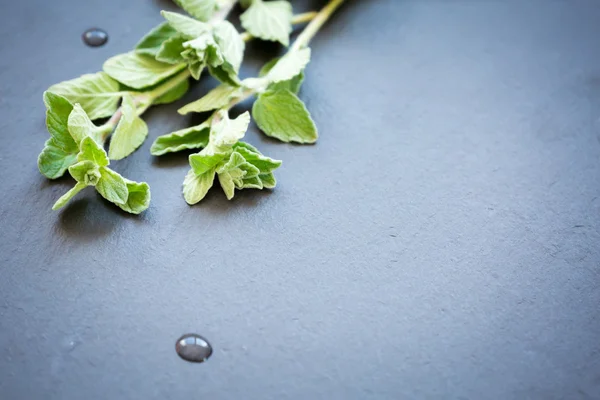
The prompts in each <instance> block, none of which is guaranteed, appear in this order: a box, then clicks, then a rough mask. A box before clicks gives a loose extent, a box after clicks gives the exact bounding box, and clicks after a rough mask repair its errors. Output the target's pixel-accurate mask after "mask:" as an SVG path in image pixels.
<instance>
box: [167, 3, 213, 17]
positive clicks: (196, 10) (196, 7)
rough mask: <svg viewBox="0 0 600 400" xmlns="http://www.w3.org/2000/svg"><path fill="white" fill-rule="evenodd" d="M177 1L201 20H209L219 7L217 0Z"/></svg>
mask: <svg viewBox="0 0 600 400" xmlns="http://www.w3.org/2000/svg"><path fill="white" fill-rule="evenodd" d="M175 2H176V3H177V5H178V6H179V7H181V8H183V9H184V10H185V11H187V12H188V13H189V14H190V15H191V16H192V17H194V18H196V19H199V20H200V21H208V20H209V19H210V17H212V16H213V14H214V13H215V11H216V10H217V8H218V2H217V0H175Z"/></svg>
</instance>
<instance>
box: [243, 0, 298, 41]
mask: <svg viewBox="0 0 600 400" xmlns="http://www.w3.org/2000/svg"><path fill="white" fill-rule="evenodd" d="M240 21H241V22H242V26H243V27H244V28H245V29H246V30H247V31H248V32H250V34H251V35H252V36H254V37H257V38H259V39H263V40H270V41H277V42H279V43H281V44H283V45H284V46H287V45H289V43H290V33H291V32H292V5H291V4H290V3H289V2H288V1H282V0H280V1H269V2H265V1H263V0H254V1H253V2H252V5H251V6H250V7H249V8H248V9H247V10H246V11H245V12H244V13H243V14H242V15H241V16H240Z"/></svg>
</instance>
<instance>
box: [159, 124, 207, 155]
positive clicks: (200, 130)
mask: <svg viewBox="0 0 600 400" xmlns="http://www.w3.org/2000/svg"><path fill="white" fill-rule="evenodd" d="M209 133H210V122H203V123H202V124H200V125H197V126H192V127H190V128H186V129H181V130H179V131H175V132H173V133H169V134H167V135H162V136H159V137H158V138H156V140H155V141H154V143H153V144H152V147H151V148H150V153H152V155H154V156H161V155H163V154H166V153H173V152H177V151H181V150H186V149H199V148H202V147H206V145H207V144H208V136H209Z"/></svg>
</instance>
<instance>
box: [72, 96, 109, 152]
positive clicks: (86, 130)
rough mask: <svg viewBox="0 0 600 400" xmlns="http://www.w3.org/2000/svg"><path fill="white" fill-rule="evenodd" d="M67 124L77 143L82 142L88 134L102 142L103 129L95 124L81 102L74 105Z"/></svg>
mask: <svg viewBox="0 0 600 400" xmlns="http://www.w3.org/2000/svg"><path fill="white" fill-rule="evenodd" d="M67 126H68V129H69V133H70V134H71V137H72V138H73V140H75V143H77V144H79V143H81V141H82V140H83V139H84V138H86V137H87V136H90V137H91V138H92V139H94V140H95V141H96V142H97V143H102V137H101V136H102V132H101V129H100V128H99V127H97V126H96V125H94V123H93V122H92V121H91V120H90V117H88V115H87V114H86V112H85V110H84V109H83V108H82V107H81V105H80V104H79V103H77V104H75V105H74V106H73V111H71V113H70V114H69V119H68V124H67Z"/></svg>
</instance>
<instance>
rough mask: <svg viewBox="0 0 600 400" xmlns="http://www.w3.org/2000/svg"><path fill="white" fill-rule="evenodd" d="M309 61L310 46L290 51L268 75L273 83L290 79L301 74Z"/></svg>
mask: <svg viewBox="0 0 600 400" xmlns="http://www.w3.org/2000/svg"><path fill="white" fill-rule="evenodd" d="M309 62H310V49H309V48H308V47H306V48H304V49H300V50H296V51H290V52H289V53H287V54H286V55H285V56H283V57H281V58H280V59H279V61H277V63H276V64H275V65H274V66H273V68H271V70H270V71H269V73H268V74H267V75H266V77H267V78H268V79H269V81H270V82H272V83H275V82H282V81H289V80H290V79H293V78H294V77H296V76H297V75H298V74H300V73H301V72H302V71H303V70H304V68H306V66H307V65H308V63H309Z"/></svg>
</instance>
